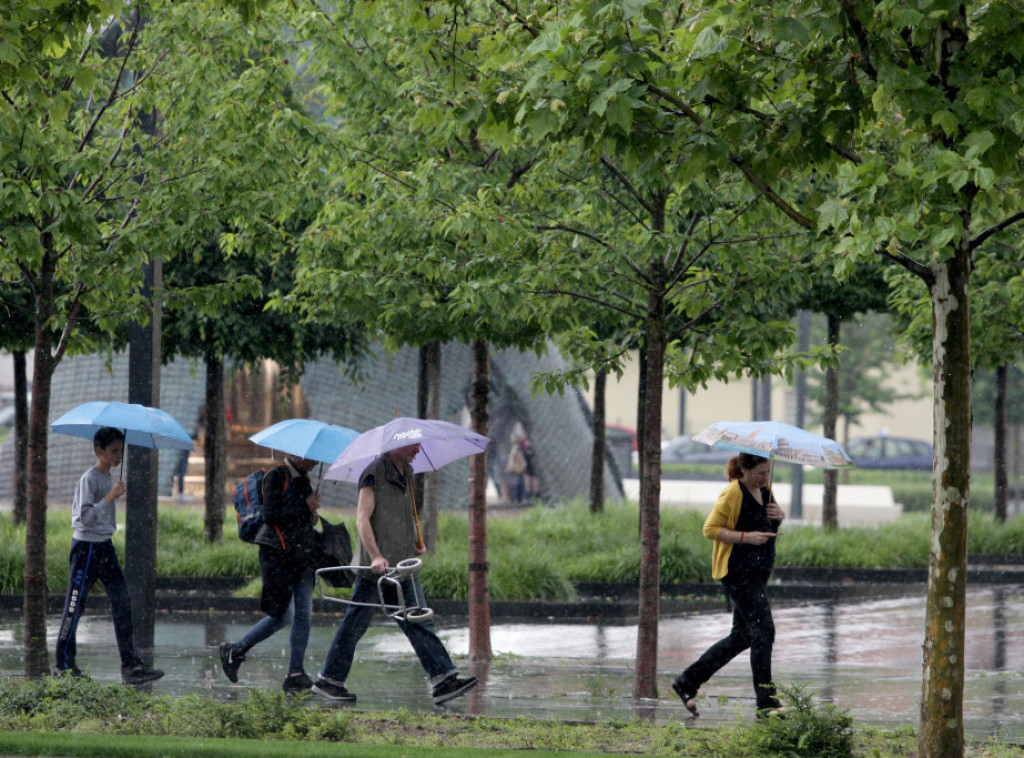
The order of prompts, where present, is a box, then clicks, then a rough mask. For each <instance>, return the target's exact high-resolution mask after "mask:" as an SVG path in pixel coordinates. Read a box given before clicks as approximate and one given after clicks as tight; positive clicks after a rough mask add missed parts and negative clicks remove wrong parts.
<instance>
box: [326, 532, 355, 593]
mask: <svg viewBox="0 0 1024 758" xmlns="http://www.w3.org/2000/svg"><path fill="white" fill-rule="evenodd" d="M320 529H321V531H319V532H317V534H318V535H319V541H320V550H319V552H320V556H319V560H318V561H317V568H318V569H322V568H334V567H335V566H351V565H352V540H351V538H350V537H349V536H348V529H347V528H346V527H345V525H344V524H343V523H340V522H339V523H337V524H332V523H331V522H330V521H328V520H327V519H325V518H324V517H323V516H321V517H320ZM320 577H321V578H322V579H323V580H324V582H325V583H326V584H327V585H329V586H331V587H351V586H352V582H353V581H354V580H355V575H354V574H353V573H352V572H351V571H327V572H324V573H323V574H321V575H320Z"/></svg>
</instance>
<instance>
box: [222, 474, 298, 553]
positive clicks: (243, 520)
mask: <svg viewBox="0 0 1024 758" xmlns="http://www.w3.org/2000/svg"><path fill="white" fill-rule="evenodd" d="M266 475H267V469H265V468H261V469H259V470H258V471H253V472H252V473H251V474H249V476H247V477H245V479H243V480H242V481H240V482H239V483H238V484H236V485H235V492H234V495H232V498H231V500H232V502H233V503H234V504H235V518H237V519H238V538H239V539H240V540H242V541H243V542H253V543H254V542H256V534H257V533H258V532H259V530H260V527H261V526H263V478H264V477H265V476H266ZM284 486H285V487H286V488H287V487H288V479H287V477H286V478H285V485H284Z"/></svg>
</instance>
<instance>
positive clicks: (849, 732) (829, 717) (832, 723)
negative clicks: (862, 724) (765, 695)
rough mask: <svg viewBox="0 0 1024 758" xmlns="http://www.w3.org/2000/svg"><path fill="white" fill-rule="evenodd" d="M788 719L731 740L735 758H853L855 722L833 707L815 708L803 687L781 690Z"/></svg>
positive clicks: (773, 719) (767, 721)
mask: <svg viewBox="0 0 1024 758" xmlns="http://www.w3.org/2000/svg"><path fill="white" fill-rule="evenodd" d="M779 695H780V699H781V700H782V701H783V704H784V705H785V706H786V708H785V716H784V717H780V716H769V717H768V718H764V719H759V720H758V721H757V722H756V723H755V724H753V725H751V726H749V727H747V728H741V729H740V730H738V731H737V732H736V733H735V735H734V737H733V739H731V740H730V743H731V748H732V752H730V755H734V756H736V758H740V757H741V756H742V758H759V757H760V756H764V758H769V756H771V757H772V758H775V757H776V756H786V758H852V757H853V755H854V730H853V719H852V718H851V717H850V716H849V714H847V713H846V712H845V711H840V710H838V709H837V708H835V707H834V706H832V705H828V704H824V705H815V704H814V703H813V702H812V701H811V698H810V696H809V695H807V693H806V692H805V691H804V689H803V688H802V687H800V686H793V687H782V688H780V689H779Z"/></svg>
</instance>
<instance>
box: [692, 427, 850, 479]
mask: <svg viewBox="0 0 1024 758" xmlns="http://www.w3.org/2000/svg"><path fill="white" fill-rule="evenodd" d="M693 439H695V440H697V441H698V442H703V443H705V444H707V445H713V446H714V447H717V448H725V449H726V450H735V451H737V452H740V453H750V454H751V455H760V456H762V457H764V458H772V459H774V460H779V461H786V462H787V463H799V464H804V465H810V466H818V467H820V468H847V467H849V466H853V461H851V460H850V456H848V455H847V454H846V451H845V450H843V446H842V445H840V444H839V443H838V442H836V441H835V440H831V439H829V438H828V437H822V436H821V435H819V434H813V433H812V432H808V431H805V430H803V429H801V428H800V427H798V426H793V425H792V424H786V423H783V422H782V421H719V422H717V423H715V424H712V425H711V426H709V427H708V428H707V429H705V430H704V431H702V432H701V433H700V434H696V435H694V437H693Z"/></svg>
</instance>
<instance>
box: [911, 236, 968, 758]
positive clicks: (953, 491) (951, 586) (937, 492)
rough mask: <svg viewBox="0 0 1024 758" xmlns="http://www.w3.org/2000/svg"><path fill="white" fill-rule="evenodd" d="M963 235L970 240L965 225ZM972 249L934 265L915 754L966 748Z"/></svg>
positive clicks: (953, 754) (940, 756)
mask: <svg viewBox="0 0 1024 758" xmlns="http://www.w3.org/2000/svg"><path fill="white" fill-rule="evenodd" d="M964 239H965V240H966V239H968V235H967V233H966V230H965V232H964ZM970 269H971V259H970V254H969V252H967V250H966V242H964V243H962V244H961V246H959V247H958V248H957V250H956V252H955V254H954V256H953V258H951V259H950V260H948V261H945V262H943V263H936V264H934V265H932V267H931V270H932V273H933V275H934V281H932V282H931V283H930V288H931V299H932V314H933V319H934V323H933V332H932V333H933V335H934V336H933V338H932V351H933V374H932V381H933V385H934V396H935V399H934V403H935V405H934V424H935V438H934V442H935V458H934V470H933V474H932V520H931V553H930V556H929V564H928V597H927V606H926V611H925V639H924V672H923V677H922V679H923V688H922V693H921V728H920V730H919V736H918V755H919V756H920V758H962V756H963V754H964V724H963V695H964V631H965V623H966V589H967V587H966V585H967V506H968V503H969V501H970V485H971V456H970V449H971V314H970V293H969V285H970Z"/></svg>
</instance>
